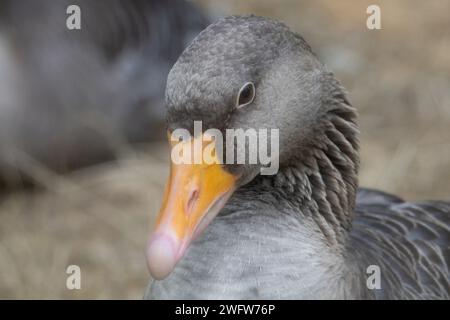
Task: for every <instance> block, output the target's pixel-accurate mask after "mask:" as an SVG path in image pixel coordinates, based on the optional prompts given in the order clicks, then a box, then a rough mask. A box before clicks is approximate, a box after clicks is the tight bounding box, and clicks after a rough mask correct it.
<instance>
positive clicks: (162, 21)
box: [0, 0, 209, 189]
mask: <svg viewBox="0 0 450 320" xmlns="http://www.w3.org/2000/svg"><path fill="white" fill-rule="evenodd" d="M74 4H76V5H78V6H79V8H80V12H81V15H80V21H81V29H80V30H69V29H67V27H66V19H68V17H69V15H68V14H66V10H67V8H68V7H69V6H70V5H74ZM208 24H209V22H208V18H207V16H206V15H205V14H204V13H203V12H202V11H201V10H200V9H198V8H197V7H196V6H195V5H194V4H192V3H190V2H186V1H184V0H174V1H159V0H129V1H120V0H98V1H89V0H79V1H70V0H62V1H52V0H42V1H12V0H4V1H1V3H0V189H1V187H2V184H3V185H4V187H5V188H8V189H9V188H13V187H16V185H17V184H18V186H21V185H22V179H17V176H18V174H17V173H19V174H23V175H24V176H25V178H29V177H28V172H27V171H26V170H23V168H24V167H26V165H23V160H22V158H25V159H27V158H31V159H33V160H35V161H37V162H39V163H41V164H42V165H44V166H45V167H47V168H49V169H51V170H53V171H57V172H58V173H65V172H67V171H69V170H73V169H78V168H81V167H85V166H88V165H92V164H96V163H99V162H103V161H107V160H111V159H113V158H116V157H117V156H118V155H119V156H120V155H121V152H122V151H123V150H127V147H128V143H131V144H133V145H135V144H137V143H142V142H149V141H158V140H162V139H164V134H162V135H159V134H158V133H159V132H163V131H164V130H161V128H163V126H164V86H165V80H166V77H167V74H168V72H169V71H170V67H171V66H172V64H173V63H174V62H175V61H176V59H177V57H178V55H179V54H180V53H181V52H182V50H183V49H184V48H185V47H186V46H187V45H188V44H189V42H190V41H191V40H192V39H193V37H194V35H196V34H197V33H198V32H200V31H201V30H202V29H204V28H205V27H206V26H207V25H208ZM169 35H170V37H169ZM13 154H14V156H13ZM22 154H25V155H24V156H23V157H22ZM31 178H32V177H31ZM26 180H28V179H26Z"/></svg>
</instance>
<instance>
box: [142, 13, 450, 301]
mask: <svg viewBox="0 0 450 320" xmlns="http://www.w3.org/2000/svg"><path fill="white" fill-rule="evenodd" d="M249 83H252V85H250V87H249V86H248V84H249ZM247 87H249V88H247ZM241 88H244V89H245V90H240V89H241ZM166 103H167V108H168V131H169V132H173V130H175V129H177V128H184V129H187V130H189V131H192V127H193V122H194V121H195V120H201V121H202V123H203V129H207V128H219V129H221V130H224V129H227V128H244V129H247V128H257V129H260V128H279V171H278V173H277V174H275V175H261V174H259V173H260V170H259V169H261V166H262V164H256V165H250V164H235V165H231V164H224V163H222V164H221V163H219V164H217V163H216V164H212V165H211V164H210V165H205V164H196V165H187V164H181V165H180V164H174V163H172V165H171V174H170V177H169V182H168V186H167V189H166V195H165V199H164V202H163V205H162V209H161V212H160V215H159V218H158V220H157V222H156V227H155V229H154V231H153V234H152V235H151V236H150V239H149V242H148V245H147V261H148V266H149V270H150V273H151V275H152V276H153V278H154V279H155V280H154V281H153V282H151V284H150V285H149V288H148V289H147V292H146V294H145V298H149V299H167V298H169V299H201V298H205V299H210V298H213V299H229V298H235V299H254V298H261V299H266V298H268V299H272V298H276V299H278V298H281V299H448V298H449V297H450V285H449V270H448V266H449V263H450V261H449V257H450V251H449V250H450V248H449V244H450V232H449V231H450V230H449V222H450V203H448V202H439V201H428V202H420V203H409V202H405V201H403V200H401V199H399V198H397V197H395V196H392V195H389V194H385V193H382V192H379V191H375V190H368V189H358V167H359V156H358V127H357V122H356V121H357V114H356V111H355V109H354V108H353V107H352V106H351V105H350V103H349V101H348V100H347V98H346V95H345V93H344V90H343V88H342V86H341V85H340V83H339V82H338V81H337V80H336V79H335V77H334V76H333V74H332V73H331V72H330V71H329V70H327V68H326V67H325V66H324V65H323V64H322V63H320V62H319V61H318V59H317V57H316V56H315V55H314V53H312V51H311V48H310V47H309V45H308V44H307V43H306V42H305V40H304V39H303V38H302V37H300V36H299V35H297V34H295V33H293V32H291V31H290V30H289V29H288V27H286V26H285V25H284V24H282V23H279V22H276V21H273V20H271V19H267V18H262V17H256V16H232V17H226V18H223V19H221V20H219V21H218V22H216V23H214V24H212V25H210V26H209V27H208V28H206V29H205V30H204V31H202V32H201V33H200V34H199V35H198V36H197V38H195V39H194V41H193V42H192V43H191V44H190V45H189V46H188V47H187V49H186V50H185V51H184V53H183V54H182V55H181V56H180V57H179V59H178V61H177V62H176V63H175V65H174V66H173V68H172V70H171V71H170V73H169V76H168V79H167V87H166ZM195 139H197V137H195ZM195 139H191V141H190V142H189V140H188V141H187V142H186V141H185V140H183V142H180V143H188V144H189V143H194V142H193V141H195ZM174 145H177V143H175V144H174ZM208 223H209V225H208ZM207 225H208V226H207ZM206 226H207V227H206ZM202 231H203V232H202ZM372 270H378V272H379V274H378V275H379V285H375V286H373V285H372V286H371V285H370V283H371V282H370V281H371V280H373V279H369V278H370V276H371V275H374V274H375V271H372ZM372 284H373V283H372Z"/></svg>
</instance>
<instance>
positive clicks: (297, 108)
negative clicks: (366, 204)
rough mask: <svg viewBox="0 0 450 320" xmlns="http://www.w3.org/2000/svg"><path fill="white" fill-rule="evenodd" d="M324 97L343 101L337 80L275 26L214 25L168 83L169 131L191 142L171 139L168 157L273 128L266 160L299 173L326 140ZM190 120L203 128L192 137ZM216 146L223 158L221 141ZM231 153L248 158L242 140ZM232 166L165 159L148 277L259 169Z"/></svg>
mask: <svg viewBox="0 0 450 320" xmlns="http://www.w3.org/2000/svg"><path fill="white" fill-rule="evenodd" d="M333 99H334V100H336V101H337V100H339V99H340V101H341V102H342V101H343V100H345V96H344V95H343V93H342V91H341V89H340V87H339V84H338V82H337V81H336V80H334V77H333V76H332V74H331V73H330V72H329V71H327V69H326V67H325V66H324V65H323V64H322V63H320V62H319V61H318V59H317V58H316V56H315V55H314V53H312V51H311V49H310V47H309V46H308V44H307V43H306V42H305V41H304V40H303V39H302V38H301V37H300V36H298V35H297V34H295V33H293V32H291V31H290V30H289V29H288V27H286V26H285V25H284V24H282V23H279V22H276V21H273V20H270V19H267V18H262V17H256V16H239V17H237V16H232V17H227V18H223V19H221V20H219V21H218V22H216V23H214V24H212V25H210V26H209V27H208V28H206V29H205V30H204V31H202V32H201V33H200V34H199V35H198V36H197V37H196V38H195V39H194V41H193V42H192V43H191V44H190V45H189V46H188V47H187V48H186V50H185V51H184V52H183V53H182V55H181V56H180V57H179V59H178V61H177V62H176V63H175V65H174V66H173V68H172V70H171V71H170V73H169V75H168V79H167V86H166V105H167V120H168V121H167V123H168V132H169V134H172V133H173V132H175V131H176V130H178V129H183V130H184V131H185V132H189V133H190V134H191V137H192V138H191V139H182V141H180V142H177V141H172V142H171V144H172V151H173V150H174V149H175V148H177V147H179V146H180V145H184V146H186V145H188V146H194V145H195V143H198V145H199V146H201V147H200V148H197V149H196V148H195V147H193V148H191V149H190V150H193V153H199V152H203V151H204V150H205V148H207V146H210V147H211V146H213V147H215V148H217V149H219V147H218V146H217V143H216V142H215V141H214V139H210V140H209V141H212V142H211V143H210V144H207V143H205V136H206V135H207V132H208V130H209V129H216V130H219V131H220V132H223V136H224V137H226V134H225V131H226V130H227V129H242V130H244V131H247V130H248V129H254V130H255V131H257V132H259V130H267V131H266V132H275V131H271V130H273V129H275V130H277V135H278V137H277V138H278V139H277V140H278V141H277V144H278V145H277V148H276V150H275V148H273V146H269V148H271V147H272V148H273V150H271V151H272V154H271V156H272V157H271V161H272V162H274V161H276V162H277V163H278V165H277V166H279V167H280V169H282V168H284V167H289V166H293V165H297V164H299V163H304V164H305V165H308V161H309V159H310V158H311V157H312V153H314V152H315V150H316V149H317V146H321V145H324V144H325V141H327V131H328V130H329V129H330V121H331V120H330V113H333V112H335V110H338V109H339V108H338V107H337V105H339V104H338V103H329V101H328V100H333ZM344 102H345V101H344ZM344 104H345V103H344ZM336 112H344V113H345V112H346V110H344V109H342V110H340V111H339V110H338V111H336ZM196 121H201V125H202V132H201V133H200V134H198V133H197V135H195V122H196ZM346 133H348V132H344V134H346ZM269 135H270V134H269ZM206 140H207V139H206ZM270 141H274V140H270ZM235 142H236V141H235ZM222 148H223V150H224V151H223V153H225V152H226V151H225V149H227V147H226V143H224V144H223V146H222ZM236 148H237V152H236V154H234V155H235V156H237V154H240V153H245V154H246V155H247V158H246V159H249V158H248V156H249V150H251V148H250V146H249V140H248V139H247V140H246V144H245V148H243V149H242V150H239V146H236ZM212 154H215V152H213V153H212ZM194 157H195V155H192V158H194ZM172 160H173V159H172ZM234 160H236V159H235V158H234ZM232 162H233V163H225V161H224V160H223V159H221V160H220V161H217V162H216V163H214V164H206V163H195V164H174V163H173V161H172V164H171V173H170V177H169V181H168V183H167V187H166V192H165V197H164V200H163V204H162V208H161V211H160V214H159V217H158V219H157V222H156V227H155V229H154V231H153V233H152V235H151V236H150V239H149V242H148V247H147V261H148V266H149V270H150V273H151V274H152V276H153V277H154V278H155V279H163V278H165V277H167V276H168V275H169V274H170V273H171V271H172V270H173V268H174V267H175V265H176V263H177V262H178V261H179V260H180V259H182V257H183V255H184V254H185V252H186V250H187V248H188V246H189V244H190V243H191V242H192V241H193V239H195V238H196V237H197V236H199V235H200V234H201V232H202V230H204V229H205V228H206V227H207V225H208V223H209V222H211V221H212V219H214V217H215V216H216V215H217V214H218V213H219V211H220V209H221V208H222V207H223V206H224V205H226V203H227V201H228V199H229V198H230V196H231V195H232V194H233V193H234V192H239V188H241V187H242V186H244V185H246V184H248V183H249V182H250V181H252V180H254V179H255V178H256V177H257V176H258V175H260V174H261V173H262V172H263V171H262V170H264V168H267V166H268V164H267V163H262V161H260V159H259V158H258V161H256V162H255V163H236V161H232ZM270 165H272V163H270V164H269V166H270ZM309 165H310V166H311V167H313V166H314V165H315V164H311V163H310V164H309ZM274 173H275V176H276V172H274Z"/></svg>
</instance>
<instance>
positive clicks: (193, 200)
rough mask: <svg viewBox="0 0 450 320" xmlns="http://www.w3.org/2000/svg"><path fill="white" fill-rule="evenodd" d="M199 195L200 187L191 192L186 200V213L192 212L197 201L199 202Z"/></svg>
mask: <svg viewBox="0 0 450 320" xmlns="http://www.w3.org/2000/svg"><path fill="white" fill-rule="evenodd" d="M198 195H199V191H198V189H194V190H192V191H191V193H190V194H189V197H188V200H187V202H186V213H188V214H189V213H191V211H192V209H193V208H194V205H195V203H196V202H197V199H198Z"/></svg>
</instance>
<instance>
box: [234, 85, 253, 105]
mask: <svg viewBox="0 0 450 320" xmlns="http://www.w3.org/2000/svg"><path fill="white" fill-rule="evenodd" d="M254 98H255V85H254V84H253V83H252V82H247V83H246V84H244V85H243V86H242V88H241V89H240V90H239V94H238V100H237V104H236V107H237V108H241V107H243V106H245V105H248V104H250V103H252V101H253V99H254Z"/></svg>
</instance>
